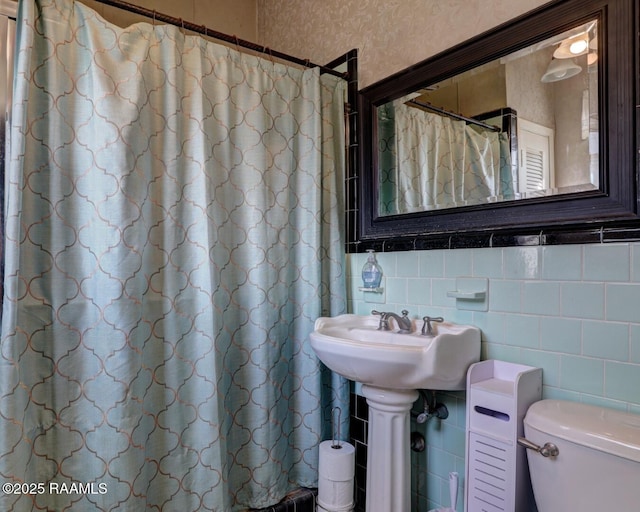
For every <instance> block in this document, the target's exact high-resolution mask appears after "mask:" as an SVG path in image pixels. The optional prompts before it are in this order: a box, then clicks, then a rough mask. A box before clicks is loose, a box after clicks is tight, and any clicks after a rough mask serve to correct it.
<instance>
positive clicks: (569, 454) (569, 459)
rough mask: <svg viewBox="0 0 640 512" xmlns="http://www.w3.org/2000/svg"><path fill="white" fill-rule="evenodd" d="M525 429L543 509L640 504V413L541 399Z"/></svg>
mask: <svg viewBox="0 0 640 512" xmlns="http://www.w3.org/2000/svg"><path fill="white" fill-rule="evenodd" d="M524 434H525V440H522V439H520V440H519V444H527V445H528V448H529V449H528V450H527V458H528V462H529V472H530V475H531V483H532V485H533V493H534V495H535V500H536V505H537V507H538V512H561V511H570V512H574V511H575V512H577V511H579V512H596V511H599V512H600V511H603V510H611V511H621V512H623V511H625V512H626V511H631V510H640V508H639V507H640V416H638V415H635V414H627V413H623V412H618V411H615V410H612V409H605V408H603V407H596V406H593V405H585V404H580V403H574V402H567V401H562V400H541V401H539V402H535V403H534V404H532V405H531V406H530V407H529V409H528V410H527V413H526V416H525V418H524ZM547 443H551V444H547ZM534 445H536V446H537V447H545V448H546V449H542V450H541V451H536V450H535V448H534V447H533V446H534ZM545 445H546V446H545ZM552 445H555V447H557V454H555V455H554V453H555V450H554V449H553V446H552ZM541 452H542V453H544V454H545V455H547V456H546V457H545V456H544V455H542V454H541Z"/></svg>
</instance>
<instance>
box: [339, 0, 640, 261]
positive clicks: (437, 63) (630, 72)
mask: <svg viewBox="0 0 640 512" xmlns="http://www.w3.org/2000/svg"><path fill="white" fill-rule="evenodd" d="M639 4H640V0H560V1H554V2H551V3H549V4H545V5H544V6H542V7H540V8H538V9H536V10H534V11H531V12H529V13H527V14H525V15H523V16H521V17H518V18H516V19H514V20H511V21H509V22H508V23H505V24H503V25H500V26H498V27H497V28H495V29H492V30H491V31H489V32H486V33H483V34H480V35H479V36H477V37H474V38H473V39H470V40H468V41H466V42H464V43H462V44H460V45H457V46H455V47H453V48H451V49H449V50H446V51H444V52H442V53H440V54H438V55H435V56H434V57H431V58H429V59H427V60H425V61H422V62H420V63H418V64H416V65H414V66H412V67H410V68H408V69H406V70H404V71H401V72H399V73H396V74H394V75H392V76H390V77H388V78H386V79H384V80H382V81H380V82H378V83H375V84H373V85H371V86H369V87H366V88H365V89H362V90H361V91H360V94H359V104H358V110H359V119H360V122H359V124H360V134H359V135H360V137H359V139H360V140H359V143H360V155H359V166H358V168H359V172H357V173H356V174H355V175H352V176H351V180H348V183H347V189H348V192H349V195H348V201H349V202H350V204H349V205H348V208H347V221H348V225H347V231H348V237H349V240H348V243H347V251H348V252H361V251H364V250H365V249H369V248H373V249H376V250H378V251H392V250H416V249H436V248H455V247H492V246H506V245H523V244H525V245H537V244H557V243H587V242H603V241H610V240H640V217H638V212H639V210H638V200H639V197H638V170H639V165H638V162H639V161H640V155H639V154H638V149H639V148H640V144H639V140H640V135H639V132H640V130H639V127H638V117H639V116H638V114H639V111H640V106H639V105H638V103H639V100H638V91H639V84H640V72H639V67H640V64H639V62H638V61H639V55H638V46H639V42H638V30H639V25H640V22H639V21H638V17H639V14H640V8H639ZM592 19H598V21H599V24H598V26H599V30H600V33H599V41H600V42H601V43H600V45H601V48H602V49H601V50H600V54H599V59H598V66H599V68H598V74H599V93H598V94H599V97H598V102H599V105H600V113H599V117H600V141H599V144H600V166H599V167H600V188H599V190H595V191H589V192H580V193H575V194H566V195H561V196H550V197H542V198H535V199H527V200H524V201H518V202H514V201H506V202H503V203H494V204H484V205H476V206H464V207H458V208H452V209H448V210H438V211H429V212H419V213H410V214H402V215H387V216H380V215H378V212H377V204H378V194H377V191H378V173H377V162H376V154H375V152H376V148H377V145H376V144H375V142H374V141H375V140H376V128H375V127H376V107H377V106H378V105H381V104H383V103H386V102H388V101H391V100H394V99H396V98H399V97H401V96H403V95H405V94H408V93H410V92H412V91H415V90H416V89H418V88H420V87H422V86H424V85H427V84H430V83H436V82H439V81H441V80H444V79H446V78H449V77H451V76H454V75H457V74H459V73H462V72H464V71H467V70H469V69H471V68H474V67H476V66H479V65H482V64H485V63H487V62H489V61H492V60H494V59H497V58H500V57H502V56H505V55H507V54H509V53H512V52H514V51H516V50H518V49H520V48H523V47H526V46H529V45H532V44H534V43H536V42H538V41H541V40H544V39H547V38H549V37H551V36H553V35H554V34H558V33H561V32H563V31H565V30H568V29H570V28H571V27H573V26H575V25H578V24H580V23H581V22H586V21H588V20H592ZM354 178H355V180H354ZM355 182H359V184H358V186H357V190H358V192H359V194H355V193H354V190H349V189H350V188H351V189H354V188H355V187H354V186H355V185H356V183H355ZM355 217H357V218H358V222H357V223H356V218H355Z"/></svg>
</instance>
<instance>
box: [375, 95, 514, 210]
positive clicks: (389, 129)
mask: <svg viewBox="0 0 640 512" xmlns="http://www.w3.org/2000/svg"><path fill="white" fill-rule="evenodd" d="M378 123H379V125H380V128H379V132H380V134H381V140H380V148H379V153H378V155H379V158H378V161H379V163H380V166H379V167H380V172H381V181H382V185H381V192H380V211H381V213H383V214H394V213H410V212H416V211H425V210H435V209H441V208H451V207H453V206H464V205H468V204H484V203H486V202H493V201H496V200H504V199H512V198H513V191H514V177H513V175H512V174H513V172H512V171H513V169H512V167H511V158H510V148H509V139H508V136H507V134H506V133H502V132H500V133H499V132H493V131H490V130H487V129H485V128H479V127H477V126H474V125H470V124H466V123H465V122H464V121H460V120H456V119H453V118H450V117H445V116H442V115H439V114H434V113H431V112H425V111H424V110H421V109H419V108H415V107H412V106H409V105H406V104H405V100H404V99H403V100H398V101H395V102H393V103H389V104H386V105H384V106H382V107H379V109H378Z"/></svg>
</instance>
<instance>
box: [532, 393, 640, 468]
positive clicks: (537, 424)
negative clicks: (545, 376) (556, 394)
mask: <svg viewBox="0 0 640 512" xmlns="http://www.w3.org/2000/svg"><path fill="white" fill-rule="evenodd" d="M524 423H525V425H528V426H530V427H532V428H534V429H536V430H539V431H540V432H544V433H546V434H549V435H553V436H556V437H559V438H561V439H565V440H567V441H570V442H573V443H576V444H580V445H584V446H588V447H590V448H593V449H596V450H600V451H603V452H607V453H611V454H612V455H617V456H619V457H624V458H625V459H630V460H633V461H635V462H640V416H638V415H636V414H628V413H624V412H620V411H616V410H613V409H607V408H604V407H597V406H594V405H587V404H581V403H576V402H568V401H564V400H540V401H539V402H535V403H533V404H532V405H531V406H530V407H529V409H528V410H527V414H526V416H525V418H524Z"/></svg>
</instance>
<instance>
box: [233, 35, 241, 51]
mask: <svg viewBox="0 0 640 512" xmlns="http://www.w3.org/2000/svg"><path fill="white" fill-rule="evenodd" d="M233 39H235V41H236V50H237V51H241V50H240V41H238V36H237V35H235V34H233Z"/></svg>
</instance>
